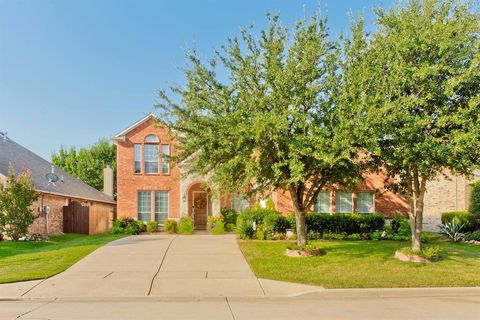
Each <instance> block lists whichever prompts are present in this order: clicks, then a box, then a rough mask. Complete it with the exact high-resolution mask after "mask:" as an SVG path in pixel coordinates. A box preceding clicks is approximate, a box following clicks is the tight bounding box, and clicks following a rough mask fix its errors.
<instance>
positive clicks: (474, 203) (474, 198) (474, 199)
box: [469, 180, 480, 216]
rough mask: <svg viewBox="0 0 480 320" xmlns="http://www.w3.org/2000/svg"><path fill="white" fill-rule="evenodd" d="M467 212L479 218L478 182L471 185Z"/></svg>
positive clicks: (479, 183) (479, 191) (479, 187)
mask: <svg viewBox="0 0 480 320" xmlns="http://www.w3.org/2000/svg"><path fill="white" fill-rule="evenodd" d="M469 211H470V213H472V214H477V215H479V216H480V180H479V181H477V182H475V184H474V185H473V189H472V193H471V196H470V207H469Z"/></svg>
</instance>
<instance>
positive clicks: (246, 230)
mask: <svg viewBox="0 0 480 320" xmlns="http://www.w3.org/2000/svg"><path fill="white" fill-rule="evenodd" d="M254 225H255V228H254ZM287 227H288V221H287V219H286V218H285V217H284V216H282V215H281V214H280V213H279V212H278V211H276V210H273V209H269V208H260V207H258V206H255V207H253V208H250V209H249V210H246V211H243V212H241V213H240V214H239V215H238V218H237V232H238V234H239V236H240V238H241V239H251V238H253V237H254V236H255V238H256V239H260V238H261V239H271V238H272V236H273V234H274V233H285V230H286V229H287Z"/></svg>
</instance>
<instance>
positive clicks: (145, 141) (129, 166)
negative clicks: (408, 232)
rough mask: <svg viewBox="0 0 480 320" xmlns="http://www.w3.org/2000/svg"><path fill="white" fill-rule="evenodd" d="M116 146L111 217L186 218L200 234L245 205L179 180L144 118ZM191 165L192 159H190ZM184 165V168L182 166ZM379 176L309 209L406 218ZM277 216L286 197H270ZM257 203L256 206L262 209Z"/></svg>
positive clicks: (168, 141) (168, 142) (164, 141)
mask: <svg viewBox="0 0 480 320" xmlns="http://www.w3.org/2000/svg"><path fill="white" fill-rule="evenodd" d="M113 140H114V141H115V143H116V144H117V212H118V216H129V217H132V218H136V219H139V220H143V221H150V220H156V221H158V222H159V223H160V224H162V223H163V221H164V220H165V219H167V218H171V219H179V218H180V217H182V216H190V217H192V218H193V219H194V223H195V227H196V228H197V229H205V228H206V223H207V217H208V216H209V215H216V214H218V213H219V212H220V208H222V207H228V208H233V209H236V210H237V211H238V210H242V209H244V208H246V207H248V206H249V205H250V204H251V203H250V202H249V201H247V200H246V199H244V198H243V197H241V195H236V194H224V193H221V192H219V191H218V190H217V191H215V190H205V189H204V185H205V182H206V181H207V178H206V177H198V176H185V175H182V164H180V165H177V164H173V163H170V161H169V159H168V156H169V155H170V154H171V153H172V150H173V145H174V144H175V141H174V140H173V138H172V135H171V134H170V132H169V129H167V128H165V127H162V126H159V125H157V124H156V123H155V116H154V115H152V114H150V115H147V116H146V117H144V118H143V119H140V120H139V121H137V122H136V123H134V124H132V125H131V126H129V127H128V128H126V129H125V130H123V131H121V132H119V133H118V134H116V135H115V136H114V137H113ZM190 161H194V159H190ZM184 165H185V164H184ZM382 188H383V176H382V175H381V174H380V175H378V174H370V175H367V176H365V181H364V183H362V184H361V185H360V186H359V187H358V188H357V190H356V191H355V192H351V191H344V190H330V191H328V190H325V191H323V192H321V193H320V195H319V196H318V199H317V203H316V204H315V208H312V209H313V210H315V211H318V212H325V213H327V212H328V213H335V212H338V213H347V212H359V213H372V212H380V213H382V214H384V215H385V216H387V217H390V216H392V215H393V214H394V213H396V212H401V213H404V214H405V213H406V212H407V209H408V204H407V202H406V201H405V199H403V198H401V197H399V196H397V195H395V194H393V193H392V192H385V191H382ZM270 197H271V198H272V200H273V202H274V204H275V207H276V209H277V210H278V211H280V212H282V213H284V214H287V213H290V212H292V210H293V209H292V202H291V198H290V195H289V193H288V192H286V191H283V190H279V191H275V192H273V193H272V194H271V195H270ZM265 202H266V200H265V199H260V204H261V205H262V204H265Z"/></svg>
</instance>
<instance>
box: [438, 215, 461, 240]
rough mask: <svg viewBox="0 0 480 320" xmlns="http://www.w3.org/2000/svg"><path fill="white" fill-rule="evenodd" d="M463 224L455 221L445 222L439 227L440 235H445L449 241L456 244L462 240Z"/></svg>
mask: <svg viewBox="0 0 480 320" xmlns="http://www.w3.org/2000/svg"><path fill="white" fill-rule="evenodd" d="M463 226H464V224H463V223H460V224H459V223H457V222H456V219H452V220H450V221H447V222H445V223H444V224H441V225H440V233H441V234H443V235H445V236H446V237H447V238H448V239H449V240H450V241H453V242H458V241H460V240H462V239H463V237H464V236H465V234H463V233H462V230H463Z"/></svg>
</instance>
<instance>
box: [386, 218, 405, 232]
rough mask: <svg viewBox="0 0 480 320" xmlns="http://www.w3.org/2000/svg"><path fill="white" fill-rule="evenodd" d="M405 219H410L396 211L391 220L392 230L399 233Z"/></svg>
mask: <svg viewBox="0 0 480 320" xmlns="http://www.w3.org/2000/svg"><path fill="white" fill-rule="evenodd" d="M404 221H408V219H407V218H406V217H404V216H403V215H402V214H399V213H396V214H395V215H394V216H393V218H392V220H390V227H391V228H392V232H393V233H397V232H398V229H399V228H400V226H401V224H402V223H403V222H404Z"/></svg>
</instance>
